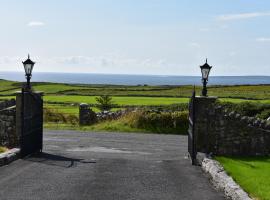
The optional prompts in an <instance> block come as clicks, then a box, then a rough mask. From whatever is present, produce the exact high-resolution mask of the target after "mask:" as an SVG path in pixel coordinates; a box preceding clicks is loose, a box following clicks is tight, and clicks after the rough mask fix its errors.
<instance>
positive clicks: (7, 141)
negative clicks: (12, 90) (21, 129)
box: [0, 99, 19, 147]
mask: <svg viewBox="0 0 270 200" xmlns="http://www.w3.org/2000/svg"><path fill="white" fill-rule="evenodd" d="M15 105H16V101H15V100H14V99H12V100H9V101H3V102H0V145H1V146H7V147H17V146H18V145H19V137H18V136H17V134H16V106H15Z"/></svg>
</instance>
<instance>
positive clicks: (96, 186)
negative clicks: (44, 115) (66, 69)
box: [0, 131, 224, 200]
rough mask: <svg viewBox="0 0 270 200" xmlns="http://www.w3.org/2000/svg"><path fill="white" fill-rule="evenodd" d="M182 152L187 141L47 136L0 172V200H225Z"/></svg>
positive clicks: (147, 136)
mask: <svg viewBox="0 0 270 200" xmlns="http://www.w3.org/2000/svg"><path fill="white" fill-rule="evenodd" d="M186 152H187V137H186V136H176V135H157V134H131V133H128V134H127V133H83V132H72V131H49V132H48V131H47V132H45V133H44V151H43V153H42V154H41V155H38V156H32V157H29V158H26V159H19V160H17V161H15V162H13V163H11V164H10V165H8V166H3V167H0V199H1V200H5V199H7V200H18V199H23V200H39V199H40V200H47V199H48V200H53V199H61V200H69V199H70V200H81V199H86V200H92V199H93V200H118V199H119V200H141V199H145V200H152V199H153V200H159V199H160V200H178V199H179V200H185V199H188V200H193V199H194V200H196V199H197V200H208V199H209V200H210V199H213V200H219V199H224V197H223V195H222V193H220V192H217V191H215V190H214V189H213V187H212V185H211V184H210V183H209V181H208V179H207V177H206V176H205V175H204V174H203V173H202V171H201V169H200V167H195V166H192V165H191V164H190V162H189V160H188V159H187V157H186V155H187V153H186Z"/></svg>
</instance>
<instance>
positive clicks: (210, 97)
mask: <svg viewBox="0 0 270 200" xmlns="http://www.w3.org/2000/svg"><path fill="white" fill-rule="evenodd" d="M195 98H198V99H218V97H216V96H206V97H205V96H196V97H195Z"/></svg>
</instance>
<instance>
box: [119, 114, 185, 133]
mask: <svg viewBox="0 0 270 200" xmlns="http://www.w3.org/2000/svg"><path fill="white" fill-rule="evenodd" d="M122 121H124V122H125V123H127V124H128V125H129V126H131V127H133V128H139V129H145V130H149V131H151V132H156V133H172V134H186V133H187V129H188V112H187V111H182V112H151V111H136V112H132V113H129V114H127V115H126V116H124V117H123V118H122Z"/></svg>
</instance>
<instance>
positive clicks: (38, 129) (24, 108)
mask: <svg viewBox="0 0 270 200" xmlns="http://www.w3.org/2000/svg"><path fill="white" fill-rule="evenodd" d="M42 96H43V93H42V92H32V91H24V93H22V92H17V93H16V135H18V136H19V137H20V146H21V156H22V157H23V156H26V155H29V154H31V153H34V152H37V151H41V150H42V143H43V142H42V139H43V100H42ZM22 97H23V98H22Z"/></svg>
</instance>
